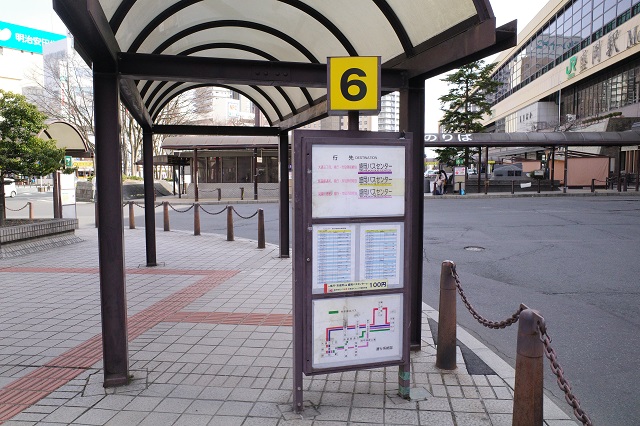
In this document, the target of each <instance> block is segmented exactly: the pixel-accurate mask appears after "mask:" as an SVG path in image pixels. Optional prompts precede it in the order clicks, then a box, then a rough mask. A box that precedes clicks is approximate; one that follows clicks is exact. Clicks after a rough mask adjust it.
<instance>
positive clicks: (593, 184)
mask: <svg viewBox="0 0 640 426" xmlns="http://www.w3.org/2000/svg"><path fill="white" fill-rule="evenodd" d="M591 192H596V180H595V179H591Z"/></svg>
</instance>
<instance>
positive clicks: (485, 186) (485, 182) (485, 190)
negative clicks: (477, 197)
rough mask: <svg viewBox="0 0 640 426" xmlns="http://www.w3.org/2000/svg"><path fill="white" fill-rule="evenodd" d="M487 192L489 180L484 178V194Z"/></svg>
mask: <svg viewBox="0 0 640 426" xmlns="http://www.w3.org/2000/svg"><path fill="white" fill-rule="evenodd" d="M488 193H489V181H488V180H485V181H484V195H487V194H488Z"/></svg>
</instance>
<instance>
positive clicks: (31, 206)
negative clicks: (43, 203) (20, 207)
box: [27, 201, 33, 219]
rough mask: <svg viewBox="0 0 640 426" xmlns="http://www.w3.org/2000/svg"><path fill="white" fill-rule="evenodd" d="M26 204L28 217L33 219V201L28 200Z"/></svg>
mask: <svg viewBox="0 0 640 426" xmlns="http://www.w3.org/2000/svg"><path fill="white" fill-rule="evenodd" d="M27 204H29V219H33V203H32V202H31V201H29V202H28V203H27Z"/></svg>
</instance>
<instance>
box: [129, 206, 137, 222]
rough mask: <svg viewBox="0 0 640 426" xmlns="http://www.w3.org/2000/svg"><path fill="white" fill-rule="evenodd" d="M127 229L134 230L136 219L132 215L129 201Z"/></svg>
mask: <svg viewBox="0 0 640 426" xmlns="http://www.w3.org/2000/svg"><path fill="white" fill-rule="evenodd" d="M129 229H136V217H135V216H134V214H133V201H129Z"/></svg>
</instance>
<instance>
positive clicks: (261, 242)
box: [258, 209, 265, 248]
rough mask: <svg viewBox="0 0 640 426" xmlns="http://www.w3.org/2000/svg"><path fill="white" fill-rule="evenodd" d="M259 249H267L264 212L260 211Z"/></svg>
mask: <svg viewBox="0 0 640 426" xmlns="http://www.w3.org/2000/svg"><path fill="white" fill-rule="evenodd" d="M258 248H265V241H264V210H262V209H258Z"/></svg>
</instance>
